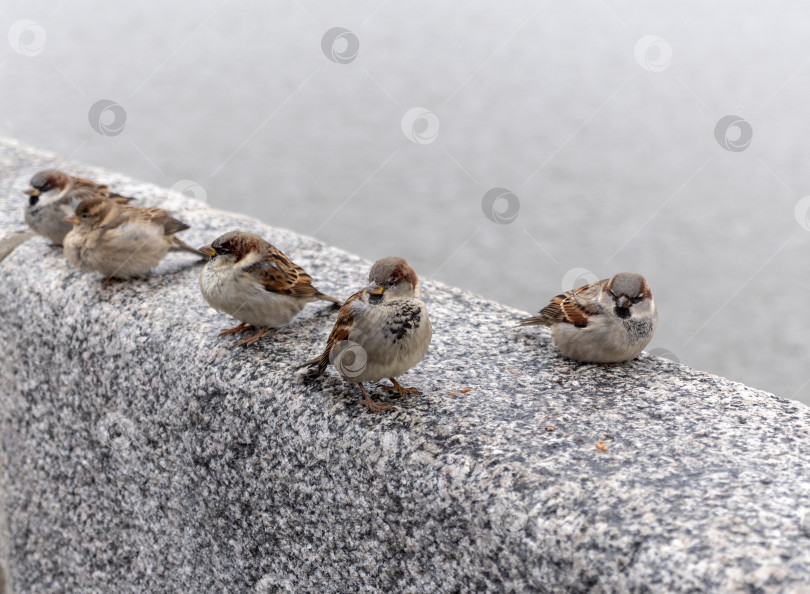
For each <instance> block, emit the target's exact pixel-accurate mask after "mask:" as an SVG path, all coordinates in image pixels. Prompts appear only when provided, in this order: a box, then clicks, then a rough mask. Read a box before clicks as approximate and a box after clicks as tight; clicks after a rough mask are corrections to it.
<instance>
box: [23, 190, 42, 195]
mask: <svg viewBox="0 0 810 594" xmlns="http://www.w3.org/2000/svg"><path fill="white" fill-rule="evenodd" d="M23 194H25V195H26V196H39V190H37V189H36V188H28V189H27V190H25V191H24V192H23Z"/></svg>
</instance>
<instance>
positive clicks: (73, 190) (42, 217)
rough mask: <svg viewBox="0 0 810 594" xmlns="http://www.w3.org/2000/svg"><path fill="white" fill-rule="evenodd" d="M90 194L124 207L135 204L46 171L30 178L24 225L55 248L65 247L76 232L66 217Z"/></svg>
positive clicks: (102, 187)
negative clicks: (127, 204) (69, 234)
mask: <svg viewBox="0 0 810 594" xmlns="http://www.w3.org/2000/svg"><path fill="white" fill-rule="evenodd" d="M87 191H90V192H92V193H94V194H96V195H98V196H103V197H106V198H109V199H110V200H114V201H116V202H120V203H121V204H124V203H126V202H129V201H130V200H132V198H128V197H126V196H121V195H120V194H116V193H115V192H111V191H110V187H109V186H106V185H102V184H97V183H95V182H93V181H90V180H89V179H84V178H82V177H73V176H71V175H68V174H67V173H65V172H63V171H59V170H58V169H46V170H44V171H40V172H39V173H37V174H35V175H34V177H32V178H31V187H30V188H28V189H27V190H25V194H27V195H28V204H27V205H26V207H25V222H26V223H28V226H29V227H31V229H32V230H33V231H36V232H37V233H38V234H39V235H44V236H45V237H47V238H48V239H50V240H51V243H52V244H53V245H62V242H63V241H64V239H65V235H67V234H68V233H69V232H70V230H71V229H72V228H73V225H71V224H70V223H69V222H67V221H66V220H65V217H67V216H70V215H72V214H73V212H74V210H75V209H76V207H77V206H78V205H79V202H80V200H81V198H82V197H86V196H87V193H86V192H87Z"/></svg>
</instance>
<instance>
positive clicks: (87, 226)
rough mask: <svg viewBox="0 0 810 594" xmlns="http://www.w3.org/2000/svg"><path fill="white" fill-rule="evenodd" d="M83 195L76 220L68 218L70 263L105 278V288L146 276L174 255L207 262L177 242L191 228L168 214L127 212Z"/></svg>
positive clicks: (91, 195)
mask: <svg viewBox="0 0 810 594" xmlns="http://www.w3.org/2000/svg"><path fill="white" fill-rule="evenodd" d="M83 192H84V194H83V196H84V197H83V199H82V201H81V202H80V203H79V205H78V206H77V207H76V214H74V215H73V216H69V217H66V218H65V220H66V221H68V222H70V223H72V224H73V229H72V230H71V231H70V233H68V234H67V235H66V236H65V257H66V258H67V261H68V262H69V263H70V264H71V265H73V266H76V267H78V268H81V269H82V270H92V271H95V272H100V273H101V274H103V275H104V277H105V282H106V281H109V280H112V279H129V278H136V277H143V276H147V275H148V274H149V272H150V271H151V269H152V268H154V267H155V266H157V265H158V264H159V263H160V261H161V260H163V258H164V257H165V256H166V253H167V252H169V251H187V252H190V253H192V254H195V255H197V256H201V257H205V255H204V254H203V253H201V252H200V251H198V250H195V249H194V248H193V247H191V246H189V245H187V244H186V243H184V242H183V241H182V240H180V239H179V238H177V237H175V236H174V234H175V233H177V232H179V231H183V230H184V229H188V228H189V227H188V225H186V224H185V223H181V222H180V221H178V220H177V219H175V218H173V217H171V216H170V215H169V213H167V212H166V211H165V210H162V209H160V208H138V207H135V206H127V205H125V204H119V203H117V202H115V201H113V200H109V199H108V198H105V197H104V196H99V195H97V194H95V193H94V192H93V191H92V190H83Z"/></svg>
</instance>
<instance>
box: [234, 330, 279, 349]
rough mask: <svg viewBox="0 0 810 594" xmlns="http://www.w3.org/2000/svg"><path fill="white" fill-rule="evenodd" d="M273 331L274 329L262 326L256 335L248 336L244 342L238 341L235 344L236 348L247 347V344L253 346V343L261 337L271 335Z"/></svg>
mask: <svg viewBox="0 0 810 594" xmlns="http://www.w3.org/2000/svg"><path fill="white" fill-rule="evenodd" d="M275 331H276V329H275V328H268V327H267V326H262V327H261V328H259V331H258V332H256V334H254V335H253V336H248V337H247V338H245V339H244V340H240V341H239V342H238V343H237V345H236V346H247V345H249V344H253V343H254V342H256V341H257V340H259V339H260V338H262V337H263V336H267V335H268V334H272V333H273V332H275Z"/></svg>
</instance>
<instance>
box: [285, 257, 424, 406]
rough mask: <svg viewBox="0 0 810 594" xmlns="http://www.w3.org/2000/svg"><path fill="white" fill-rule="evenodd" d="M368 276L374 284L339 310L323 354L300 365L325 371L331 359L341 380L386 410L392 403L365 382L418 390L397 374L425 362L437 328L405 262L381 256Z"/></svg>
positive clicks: (370, 403)
mask: <svg viewBox="0 0 810 594" xmlns="http://www.w3.org/2000/svg"><path fill="white" fill-rule="evenodd" d="M368 280H369V282H370V284H369V285H368V286H367V287H366V288H365V289H363V290H362V291H359V292H357V293H355V294H354V295H352V296H351V297H349V298H348V299H347V300H346V303H344V304H343V307H341V308H340V312H339V313H338V319H337V321H336V322H335V327H334V328H332V332H331V334H329V338H328V340H327V342H326V349H325V350H324V351H323V353H321V355H320V356H318V357H315V358H314V359H310V360H309V361H307V362H306V363H304V364H303V365H299V366H298V367H296V369H300V368H302V367H312V368H313V370H314V372H315V373H316V374H317V375H321V374H322V373H323V372H324V371H325V370H326V366H327V365H329V363H332V365H334V366H335V369H336V370H337V371H338V373H340V375H341V376H342V377H343V379H345V380H346V381H347V382H351V383H355V384H357V385H358V386H360V389H361V390H362V391H363V401H362V403H363V404H365V405H366V406H368V407H369V408H370V409H371V410H374V411H382V410H387V409H390V408H391V406H390V405H388V404H383V403H380V402H375V401H373V400H372V399H371V398H370V397H369V395H368V392H367V391H366V388H365V387H364V386H363V382H376V381H379V380H381V379H382V378H385V377H387V378H388V379H390V380H391V383H392V384H393V385H392V386H384V387H385V388H386V389H387V390H391V391H394V392H398V393H399V394H418V393H419V391H418V390H417V389H416V388H404V387H403V386H401V385H400V384H399V383H398V382H397V380H396V377H397V376H400V375H402V374H403V373H405V372H406V371H408V370H409V369H410V368H412V367H413V366H414V365H416V364H417V363H419V362H420V361H421V360H422V358H423V357H424V356H425V353H426V352H427V350H428V345H430V338H431V335H432V333H433V330H432V328H431V327H430V320H429V319H428V313H427V308H426V307H425V303H424V302H423V301H422V299H420V294H421V289H420V286H419V279H418V278H417V277H416V273H415V272H414V271H413V268H411V267H410V265H409V264H408V263H407V262H406V261H405V260H403V259H402V258H383V259H382V260H377V262H375V263H374V266H372V267H371V272H369V275H368Z"/></svg>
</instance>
